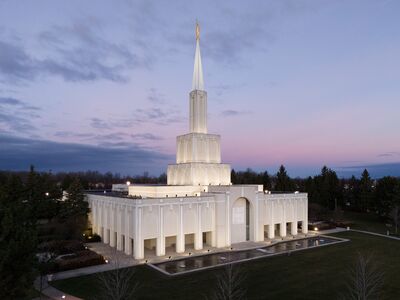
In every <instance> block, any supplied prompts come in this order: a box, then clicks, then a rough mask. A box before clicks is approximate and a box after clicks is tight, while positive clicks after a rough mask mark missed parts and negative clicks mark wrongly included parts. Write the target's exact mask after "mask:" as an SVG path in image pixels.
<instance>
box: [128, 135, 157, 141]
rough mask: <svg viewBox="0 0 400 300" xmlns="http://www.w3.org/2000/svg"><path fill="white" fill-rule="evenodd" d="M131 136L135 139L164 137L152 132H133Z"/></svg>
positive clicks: (154, 139) (153, 139) (150, 139)
mask: <svg viewBox="0 0 400 300" xmlns="http://www.w3.org/2000/svg"><path fill="white" fill-rule="evenodd" d="M131 137H132V138H134V139H140V140H149V141H159V140H162V139H163V138H162V137H161V136H158V135H154V134H152V133H139V134H131Z"/></svg>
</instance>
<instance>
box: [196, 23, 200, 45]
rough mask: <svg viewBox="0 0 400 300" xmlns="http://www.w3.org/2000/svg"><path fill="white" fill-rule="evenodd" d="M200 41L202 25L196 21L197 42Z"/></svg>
mask: <svg viewBox="0 0 400 300" xmlns="http://www.w3.org/2000/svg"><path fill="white" fill-rule="evenodd" d="M199 39H200V25H199V22H197V20H196V40H199Z"/></svg>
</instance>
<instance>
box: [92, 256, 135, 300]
mask: <svg viewBox="0 0 400 300" xmlns="http://www.w3.org/2000/svg"><path fill="white" fill-rule="evenodd" d="M110 263H111V264H112V265H113V269H112V270H111V271H107V272H103V273H98V275H97V277H98V280H99V282H100V290H101V293H100V299H104V300H106V299H107V300H130V299H135V295H134V294H135V292H136V291H137V290H138V287H139V284H138V283H137V282H135V281H134V275H135V271H134V270H133V269H132V268H131V267H126V266H125V267H124V266H123V264H122V257H121V254H119V253H118V252H117V251H115V252H114V255H113V256H112V257H111V259H110ZM97 299H98V298H97Z"/></svg>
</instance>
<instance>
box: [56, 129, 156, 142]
mask: <svg viewBox="0 0 400 300" xmlns="http://www.w3.org/2000/svg"><path fill="white" fill-rule="evenodd" d="M54 136H55V137H61V138H77V139H79V140H81V141H97V142H99V143H105V142H109V141H122V140H131V141H132V142H133V141H136V140H139V141H144V140H147V141H159V140H162V139H163V138H162V137H160V136H157V135H154V134H152V133H137V134H128V133H124V132H113V133H108V134H95V133H76V132H72V131H57V132H56V133H55V134H54Z"/></svg>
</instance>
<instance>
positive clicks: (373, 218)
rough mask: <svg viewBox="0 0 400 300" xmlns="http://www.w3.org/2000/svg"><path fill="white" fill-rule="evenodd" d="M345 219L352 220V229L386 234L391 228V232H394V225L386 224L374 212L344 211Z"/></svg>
mask: <svg viewBox="0 0 400 300" xmlns="http://www.w3.org/2000/svg"><path fill="white" fill-rule="evenodd" d="M343 219H344V220H345V221H348V222H351V223H352V225H351V228H352V229H358V230H365V231H371V232H376V233H380V234H386V232H387V231H388V230H389V232H390V234H394V231H395V229H394V227H387V226H386V224H385V223H384V222H383V221H382V220H381V219H380V218H379V216H377V215H376V214H373V213H360V212H350V211H345V212H343Z"/></svg>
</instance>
